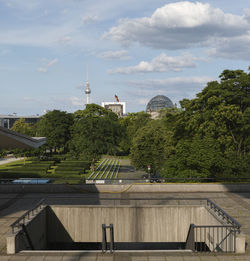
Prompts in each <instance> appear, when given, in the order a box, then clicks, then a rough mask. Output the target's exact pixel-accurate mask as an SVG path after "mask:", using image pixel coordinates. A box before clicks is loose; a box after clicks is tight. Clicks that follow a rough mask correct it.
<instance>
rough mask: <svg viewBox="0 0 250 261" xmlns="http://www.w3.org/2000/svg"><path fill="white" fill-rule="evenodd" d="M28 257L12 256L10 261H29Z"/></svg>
mask: <svg viewBox="0 0 250 261" xmlns="http://www.w3.org/2000/svg"><path fill="white" fill-rule="evenodd" d="M27 259H28V257H27V256H19V255H16V256H12V257H11V259H10V261H27Z"/></svg>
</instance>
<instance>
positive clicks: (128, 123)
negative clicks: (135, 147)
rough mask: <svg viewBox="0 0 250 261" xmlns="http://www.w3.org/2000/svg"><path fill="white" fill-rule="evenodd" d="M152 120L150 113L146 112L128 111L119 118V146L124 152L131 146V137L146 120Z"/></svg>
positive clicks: (127, 151) (127, 152) (126, 152)
mask: <svg viewBox="0 0 250 261" xmlns="http://www.w3.org/2000/svg"><path fill="white" fill-rule="evenodd" d="M150 121H152V120H151V117H150V114H148V113H146V112H143V111H142V112H137V113H129V114H128V116H126V117H124V118H121V119H120V124H121V128H122V139H121V142H120V148H121V150H122V151H123V152H124V153H125V154H127V155H128V154H129V152H130V148H131V146H132V139H133V138H134V136H135V135H136V133H137V132H138V131H139V129H140V128H142V127H144V126H145V125H146V124H147V123H148V122H150Z"/></svg>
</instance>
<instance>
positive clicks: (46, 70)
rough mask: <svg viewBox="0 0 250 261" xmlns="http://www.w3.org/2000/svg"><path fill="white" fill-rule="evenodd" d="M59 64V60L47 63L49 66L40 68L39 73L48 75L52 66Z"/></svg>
mask: <svg viewBox="0 0 250 261" xmlns="http://www.w3.org/2000/svg"><path fill="white" fill-rule="evenodd" d="M57 63H58V59H57V58H55V59H53V60H50V61H48V62H47V64H45V66H43V67H40V68H38V71H39V72H41V73H47V72H48V69H49V67H52V66H54V65H55V64H57Z"/></svg>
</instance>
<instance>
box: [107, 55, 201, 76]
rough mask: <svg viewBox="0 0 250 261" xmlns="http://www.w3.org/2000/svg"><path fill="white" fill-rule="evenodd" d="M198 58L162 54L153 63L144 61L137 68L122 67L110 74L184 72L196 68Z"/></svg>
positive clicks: (110, 71)
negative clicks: (186, 69) (185, 69)
mask: <svg viewBox="0 0 250 261" xmlns="http://www.w3.org/2000/svg"><path fill="white" fill-rule="evenodd" d="M195 60H196V58H195V57H193V56H192V55H191V54H185V55H183V56H175V57H174V56H167V55H166V54H165V53H161V54H160V55H159V56H157V57H155V58H154V59H152V60H151V62H146V61H142V62H140V63H139V64H138V65H136V66H129V67H120V68H117V69H114V70H109V71H108V72H109V73H110V74H116V73H121V74H132V73H152V72H168V71H175V72H179V71H182V70H183V69H184V68H192V67H195Z"/></svg>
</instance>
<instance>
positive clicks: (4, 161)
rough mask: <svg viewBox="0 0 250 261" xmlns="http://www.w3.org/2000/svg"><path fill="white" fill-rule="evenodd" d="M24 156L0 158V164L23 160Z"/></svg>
mask: <svg viewBox="0 0 250 261" xmlns="http://www.w3.org/2000/svg"><path fill="white" fill-rule="evenodd" d="M23 159H24V158H7V159H6V158H0V165H3V164H7V163H10V162H15V161H19V160H23Z"/></svg>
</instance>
